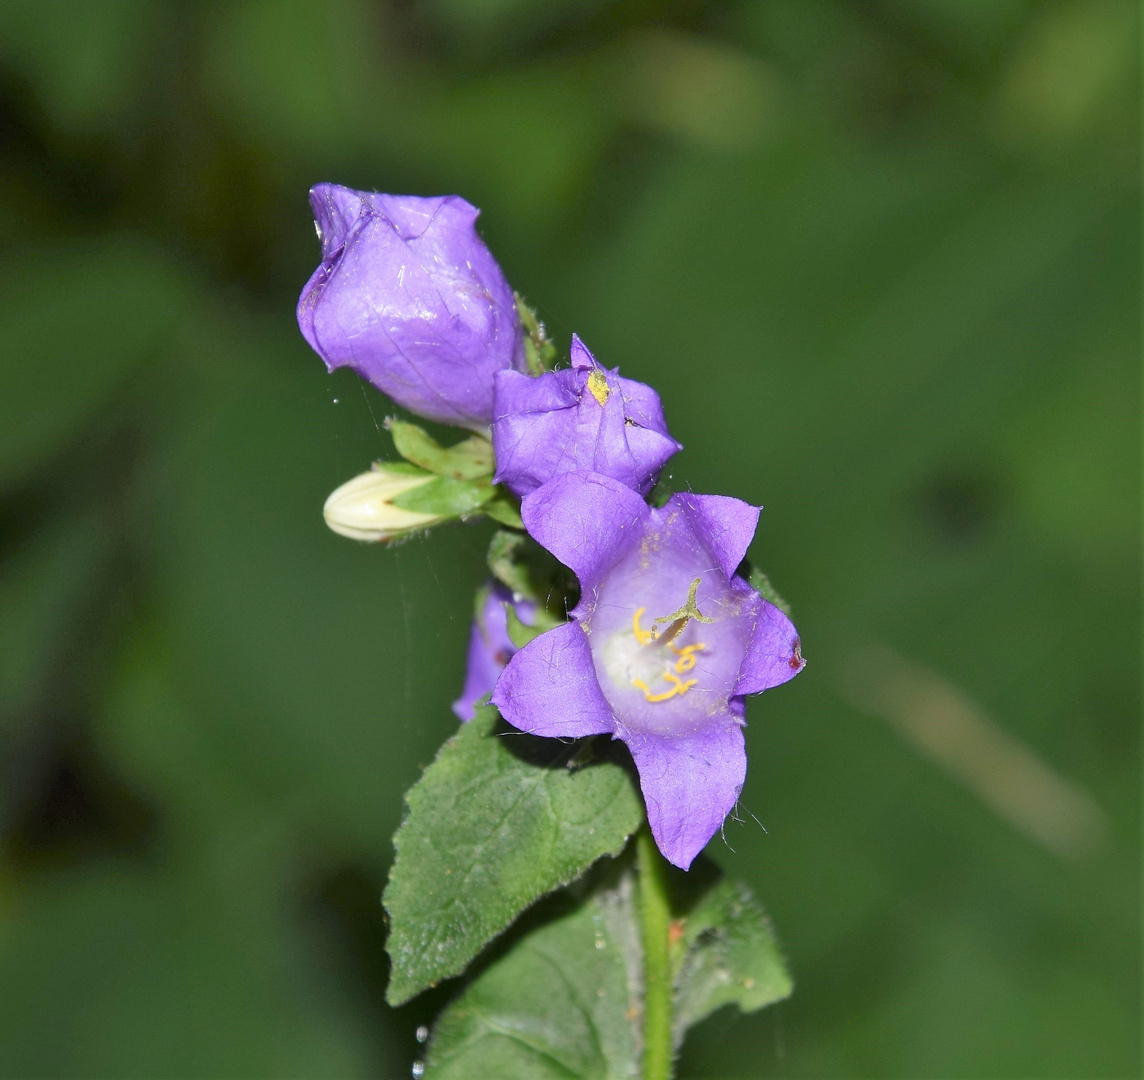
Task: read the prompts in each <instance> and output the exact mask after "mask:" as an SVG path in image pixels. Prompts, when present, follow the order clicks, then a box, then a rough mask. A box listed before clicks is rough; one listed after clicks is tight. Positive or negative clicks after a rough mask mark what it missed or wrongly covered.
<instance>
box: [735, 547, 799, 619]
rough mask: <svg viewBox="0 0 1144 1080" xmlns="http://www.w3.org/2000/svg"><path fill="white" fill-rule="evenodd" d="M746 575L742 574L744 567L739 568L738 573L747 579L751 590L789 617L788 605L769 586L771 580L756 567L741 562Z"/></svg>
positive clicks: (770, 585)
mask: <svg viewBox="0 0 1144 1080" xmlns="http://www.w3.org/2000/svg"><path fill="white" fill-rule="evenodd" d="M743 562H744V566H745V569H746V571H747V572H746V573H745V574H743V569H744V567H743V566H741V567H740V568H739V573H740V574H743V576H744V577H745V578H746V579H747V582H748V583H749V584H750V586H751V588H752V589H754V590H755V592H757V593H758V594H759V595H760V596H761V597H762V598H763V599H764V600H769V601H770V602H771V603H772V604H774V605H775V607H777V608H778V609H779V611H781V612H782V613H783V614H784V615H786V616H789V615H790V604H788V603H787V602H786V601H785V600H784V599H783V598H782V597H781V596H779V594H778V593H777V592H776V591H775V587H774V586H773V585H772V584H771V579H770V578H768V577H767V575H766V574H764V573H763V572H762V570H760V569H759V568H758V567H756V566H752V565H751V563H749V562H747V560H746V559H744V560H743Z"/></svg>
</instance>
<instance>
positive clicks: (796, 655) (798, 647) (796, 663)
mask: <svg viewBox="0 0 1144 1080" xmlns="http://www.w3.org/2000/svg"><path fill="white" fill-rule="evenodd" d="M787 662H788V663H789V664H790V666H791V670H792V671H798V670H799V669H800V668H801V667H802V665H803V662H804V661H803V659H802V642H800V641H799V639H798V638H795V639H794V652H793V653H791V658H790V660H789V661H787Z"/></svg>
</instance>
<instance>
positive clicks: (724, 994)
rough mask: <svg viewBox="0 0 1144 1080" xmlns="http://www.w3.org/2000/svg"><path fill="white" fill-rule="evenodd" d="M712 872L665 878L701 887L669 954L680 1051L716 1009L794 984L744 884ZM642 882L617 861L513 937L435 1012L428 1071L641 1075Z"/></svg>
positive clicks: (601, 1078)
mask: <svg viewBox="0 0 1144 1080" xmlns="http://www.w3.org/2000/svg"><path fill="white" fill-rule="evenodd" d="M717 874H718V871H717V870H715V869H714V867H712V866H711V864H709V863H708V864H706V867H704V864H703V863H700V864H697V867H696V869H695V870H693V871H692V873H691V874H690V875H683V874H673V875H672V880H673V884H674V886H675V889H676V891H677V892H694V891H695V887H696V886H698V890H700V894H699V896H698V898H697V899H696V900H694V901H693V902H692V903H691V906H690V908H689V910H688V911H687V914H686V915H683V916H681V917H680V918H679V919H678V920H677V923H676V925H678V926H679V927H680V929H681V931H682V936H681V937H680V939H679V941H678V943H677V946H676V948H675V950H674V951H675V963H674V980H675V1048H676V1049H677V1050H678V1048H679V1046H680V1045H681V1044H682V1042H683V1036H684V1034H685V1033H686V1031H687V1030H688V1028H690V1027H692V1026H694V1025H695V1024H697V1023H698V1022H699V1021H700V1020H702V1019H704V1018H705V1017H707V1016H709V1015H710V1014H711V1013H712V1012H714V1011H715V1010H716V1009H718V1008H719V1007H720V1006H723V1005H731V1004H733V1005H738V1007H739V1008H740V1009H741V1010H742V1011H743V1012H753V1011H755V1010H756V1009H761V1008H763V1007H764V1006H766V1005H770V1004H773V1003H774V1002H776V1001H780V1000H782V999H783V998H785V997H787V996H788V995H789V994H790V992H791V980H790V976H789V975H788V974H787V971H786V967H785V966H784V964H783V961H782V957H781V956H780V955H779V951H778V946H777V945H776V943H775V938H774V934H773V932H772V930H771V927H770V923H769V922H768V920H767V917H766V915H765V914H764V912H763V909H762V907H761V906H760V905H759V903H758V901H757V900H755V898H754V897H753V896H752V895H751V892H750V890H749V889H748V888H747V887H746V886H745V885H743V884H742V883H741V882H736V881H727V880H723V879H720V878H718V877H717ZM712 878H714V881H713V883H710V884H706V887H704V886H705V881H706V882H711V881H712ZM680 886H683V887H682V888H679V887H680ZM689 886H690V887H691V888H689ZM637 888H638V884H637V882H636V880H635V877H634V874H633V873H632V871H631V870H630V869H624V870H619V869H618V868H615V867H613V868H611V869H610V870H609V871H608V872H606V873H605V874H604V875H602V880H601V881H600V883H599V884H598V885H597V886H596V887H595V888H594V889H593V890H592V891H591V892H589V894H588V895H587V896H586V898H585V899H584V900H583V901H582V902H581V903H580V904H579V906H578V907H576V909H575V910H573V911H572V912H571V913H569V914H560V915H558V916H557V917H556V918H555V919H553V920H552V921H550V922H548V923H546V924H544V925H541V926H540V927H538V928H537V929H533V930H530V931H528V932H526V933H524V934H523V935H522V936H520V937H519V938H518V939H517V940H516V941H515V942H513V943H512V946H511V947H510V949H509V950H508V951H507V952H506V953H505V954H504V955H503V956H501V957H500V958H498V959H497V960H495V961H494V962H493V963H492V964H490V965H489V967H488V968H486V969H485V970H484V971H482V972H481V973H480V974H479V975H478V976H477V977H476V978H475V979H474V980H473V981H472V982H471V983H470V984H469V986H468V987H467V988H466V989H465V990H464V992H463V993H462V994H461V995H460V996H459V997H458V998H457V999H456V1000H455V1001H454V1002H453V1003H452V1004H451V1005H449V1006H448V1008H446V1009H445V1011H444V1012H443V1013H442V1014H441V1016H440V1018H439V1019H438V1021H437V1024H436V1025H435V1027H434V1031H433V1038H432V1041H431V1042H430V1044H429V1050H428V1054H427V1059H426V1074H425V1075H426V1077H428V1078H431V1080H452V1078H456V1080H461V1078H465V1080H469V1078H473V1080H476V1078H479V1077H497V1078H501V1077H528V1078H529V1080H532V1078H533V1077H537V1078H544V1080H547V1078H549V1077H552V1078H555V1077H561V1078H565V1080H566V1078H569V1077H573V1078H577V1080H581V1078H582V1080H588V1078H592V1080H618V1078H621V1077H623V1078H630V1077H634V1076H637V1075H638V1072H639V1057H640V1053H641V1042H642V1036H641V1028H642V1022H643V1018H642V1012H643V1002H642V996H641V991H640V987H641V986H642V983H643V950H642V947H641V945H640V933H639V921H638V908H637V907H636V905H635V903H634V901H635V898H636V893H637ZM567 900H568V902H571V898H570V897H568V898H567Z"/></svg>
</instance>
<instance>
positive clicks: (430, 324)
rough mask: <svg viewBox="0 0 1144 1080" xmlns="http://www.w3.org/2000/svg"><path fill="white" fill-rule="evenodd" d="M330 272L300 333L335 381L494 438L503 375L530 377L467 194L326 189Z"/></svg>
mask: <svg viewBox="0 0 1144 1080" xmlns="http://www.w3.org/2000/svg"><path fill="white" fill-rule="evenodd" d="M310 205H311V206H312V207H313V210H314V218H315V224H316V225H317V228H318V236H319V237H320V239H321V241H322V262H321V265H320V266H319V267H318V269H317V270H315V271H314V273H313V275H312V276H311V278H310V280H309V281H308V282H306V287H305V288H304V289H303V290H302V295H301V297H300V298H299V300H298V325H299V326H300V327H301V330H302V334H303V336H304V337H305V338H306V340H307V341H308V342H309V343H310V345H311V347H312V348H313V349H314V351H315V352H316V353H317V354H318V355H319V356H320V357H321V358H322V359H323V360H324V361H325V362H326V367H328V368H329V369H330V370H331V371H333V369H334V368H338V367H350V368H352V369H353V370H354V371H356V372H357V373H358V374H359V375H361V376H362V378H364V379H367V380H368V381H369V382H371V383H373V385H374V386H376V387H377V388H378V389H379V390H381V391H383V392H384V393H386V394H388V395H389V396H390V397H391V398H393V400H394V401H396V402H397V403H398V404H399V405H404V406H405V408H407V409H408V410H409V411H410V412H413V413H416V414H417V415H418V416H424V417H428V418H429V419H430V420H437V421H440V422H441V423H442V424H452V425H456V426H459V427H468V428H473V429H474V430H477V431H485V430H486V429H487V427H488V425H489V424H490V423H491V422H492V418H493V375H494V373H495V372H497V371H502V370H510V369H518V370H523V369H524V367H525V358H524V336H523V330H522V328H521V325H520V319H519V317H518V316H517V311H516V303H515V300H514V298H513V294H512V289H510V288H509V285H508V282H507V281H506V280H505V277H504V274H503V273H501V268H500V267H499V266H498V265H497V263H496V260H495V259H494V258H493V257H492V254H491V253H490V252H489V249H488V248H487V247H486V246H485V243H484V241H483V240H481V238H480V237H479V236H478V235H477V231H476V220H477V215H478V214H479V213H480V211H479V210H477V209H476V208H475V207H473V206H470V205H469V204H468V203H467V202H465V200H464V199H462V198H460V197H459V196H457V195H444V196H439V197H436V198H427V199H426V198H418V197H416V196H412V195H379V194H375V193H371V192H367V191H353V190H351V189H350V188H345V187H340V186H339V185H337V184H318V185H317V186H316V187H314V188H312V189H311V191H310Z"/></svg>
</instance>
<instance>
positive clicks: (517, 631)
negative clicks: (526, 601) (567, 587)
mask: <svg viewBox="0 0 1144 1080" xmlns="http://www.w3.org/2000/svg"><path fill="white" fill-rule="evenodd" d="M504 614H505V630H506V631H507V632H508V639H509V641H511V642H512V644H513V647H514V648H517V649H523V648H524V647H525V645H527V644H528V643H529V642H530V641H535V640H536V639H537V638H538V637H540V635H541V634H543V633H545V631H547V630H552V629H553V628H554V627H557V626H559V625H560V624H561V623H562V622H563V621H564V620H563V619H556V618H553V617H552V616H551V615H550V614H549V613H548V612H547V611H545V610H544V608H539V607H538V608H537V609H536V621H535V622H534V623H533V624H532V625H531V626H529V625H528V623H525V622H521V619H520V616H519V615H517V613H516V608H515V607H513V606H512V604H505V606H504Z"/></svg>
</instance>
